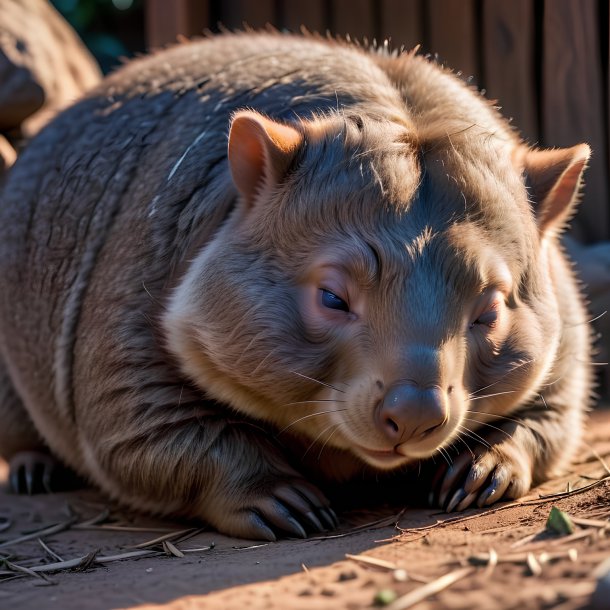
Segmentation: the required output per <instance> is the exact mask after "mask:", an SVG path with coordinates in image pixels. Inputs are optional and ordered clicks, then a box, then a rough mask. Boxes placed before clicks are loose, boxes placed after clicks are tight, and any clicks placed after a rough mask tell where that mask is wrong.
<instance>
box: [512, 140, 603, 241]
mask: <svg viewBox="0 0 610 610" xmlns="http://www.w3.org/2000/svg"><path fill="white" fill-rule="evenodd" d="M590 154H591V149H590V148H589V146H588V145H587V144H578V145H577V146H573V147H572V148H558V149H548V150H534V149H525V148H523V149H520V150H519V152H518V154H517V155H516V156H517V162H518V163H519V165H521V167H522V169H523V170H524V172H525V178H526V184H527V187H528V190H529V195H530V199H531V200H532V203H533V206H534V212H535V214H536V221H537V223H538V228H539V230H540V234H541V235H544V234H545V233H548V232H557V231H560V230H561V229H563V227H564V226H565V225H566V223H567V222H568V220H570V218H571V216H572V214H573V212H574V207H575V206H576V203H577V199H578V191H579V189H580V186H581V182H582V174H583V171H584V169H585V167H586V165H587V161H588V160H589V156H590Z"/></svg>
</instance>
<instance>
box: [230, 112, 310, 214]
mask: <svg viewBox="0 0 610 610" xmlns="http://www.w3.org/2000/svg"><path fill="white" fill-rule="evenodd" d="M302 141H303V136H302V135H301V133H299V132H298V131H297V130H296V129H294V128H293V127H290V126H288V125H284V124H282V123H278V122H276V121H272V120H271V119H268V118H266V117H264V116H263V115H262V114H259V113H258V112H253V111H249V110H244V111H242V112H238V113H237V114H236V115H235V116H234V117H233V122H232V123H231V131H230V132H229V165H230V167H231V175H232V176H233V181H234V182H235V186H237V190H238V191H239V192H240V194H241V195H242V196H243V198H244V199H245V201H246V203H248V205H252V204H253V203H254V200H255V199H256V197H258V196H259V195H260V194H261V193H262V192H263V191H264V190H265V189H268V188H272V187H273V186H274V185H275V184H276V183H277V182H278V181H279V180H280V179H281V178H282V177H283V175H284V174H285V172H286V170H287V169H288V166H289V165H290V162H291V161H292V159H293V157H294V154H295V152H296V151H297V149H298V147H299V146H300V145H301V143H302Z"/></svg>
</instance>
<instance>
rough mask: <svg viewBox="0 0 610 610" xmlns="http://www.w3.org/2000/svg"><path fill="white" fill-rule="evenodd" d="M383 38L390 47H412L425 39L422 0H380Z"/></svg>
mask: <svg viewBox="0 0 610 610" xmlns="http://www.w3.org/2000/svg"><path fill="white" fill-rule="evenodd" d="M380 6H381V36H380V39H381V40H386V39H389V41H390V47H391V48H393V49H399V48H400V47H401V46H403V47H404V48H405V49H412V48H413V47H415V46H417V45H418V44H422V43H423V41H424V9H423V5H422V2H421V0H380Z"/></svg>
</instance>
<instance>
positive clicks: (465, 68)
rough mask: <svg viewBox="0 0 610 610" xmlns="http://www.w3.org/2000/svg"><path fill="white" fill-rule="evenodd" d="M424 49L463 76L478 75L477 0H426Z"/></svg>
mask: <svg viewBox="0 0 610 610" xmlns="http://www.w3.org/2000/svg"><path fill="white" fill-rule="evenodd" d="M425 6H426V12H427V14H426V19H427V22H428V31H429V39H428V40H427V41H426V42H427V44H426V48H425V50H426V51H428V52H430V53H433V54H435V53H437V54H438V56H439V59H440V60H441V61H442V62H443V63H444V64H446V65H447V66H449V67H450V68H452V69H453V70H456V71H460V72H462V73H463V74H464V76H466V77H468V76H473V77H475V80H476V78H477V76H478V75H477V67H478V66H477V46H478V41H477V31H476V23H475V8H476V0H427V2H426V3H425Z"/></svg>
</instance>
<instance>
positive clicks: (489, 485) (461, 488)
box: [432, 439, 532, 512]
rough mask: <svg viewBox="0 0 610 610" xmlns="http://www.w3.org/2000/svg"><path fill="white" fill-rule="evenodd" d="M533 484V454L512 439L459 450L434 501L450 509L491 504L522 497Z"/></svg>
mask: <svg viewBox="0 0 610 610" xmlns="http://www.w3.org/2000/svg"><path fill="white" fill-rule="evenodd" d="M531 484H532V466H531V458H530V456H529V455H528V454H527V452H526V450H525V449H523V448H522V447H519V446H518V445H517V444H516V443H514V442H513V441H512V440H510V439H509V440H505V441H503V442H499V443H496V444H491V445H490V446H487V447H479V448H475V449H473V450H472V451H464V452H463V453H460V455H459V456H458V457H457V458H456V459H454V460H453V464H452V465H451V466H449V467H448V468H447V469H446V472H445V473H444V475H443V476H442V479H441V483H440V489H439V491H438V501H437V502H434V503H436V504H439V505H440V506H441V507H443V508H444V509H445V510H446V511H447V512H452V511H454V510H464V509H466V508H468V507H469V506H471V505H472V504H474V503H476V505H477V506H479V507H482V506H489V505H490V504H493V503H494V502H497V501H499V500H508V499H515V498H519V497H521V496H522V495H524V494H525V493H526V492H527V491H528V490H529V488H530V486H531ZM434 495H435V494H434V492H433V494H432V499H433V500H434Z"/></svg>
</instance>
